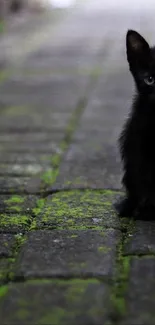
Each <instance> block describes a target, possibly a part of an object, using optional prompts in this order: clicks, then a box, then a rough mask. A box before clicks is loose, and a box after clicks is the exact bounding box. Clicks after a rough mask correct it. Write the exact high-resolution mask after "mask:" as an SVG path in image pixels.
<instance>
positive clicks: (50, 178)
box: [41, 168, 58, 185]
mask: <svg viewBox="0 0 155 325" xmlns="http://www.w3.org/2000/svg"><path fill="white" fill-rule="evenodd" d="M57 175H58V169H54V168H53V169H52V168H51V169H50V170H48V171H46V172H44V173H43V174H42V175H41V180H42V181H43V184H45V185H52V184H53V183H54V182H55V180H56V178H57Z"/></svg>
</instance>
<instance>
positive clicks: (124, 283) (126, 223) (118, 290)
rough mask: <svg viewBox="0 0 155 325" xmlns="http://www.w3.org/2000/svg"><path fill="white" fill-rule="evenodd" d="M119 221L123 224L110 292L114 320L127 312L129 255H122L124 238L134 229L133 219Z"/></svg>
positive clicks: (117, 319) (118, 319) (117, 320)
mask: <svg viewBox="0 0 155 325" xmlns="http://www.w3.org/2000/svg"><path fill="white" fill-rule="evenodd" d="M121 223H122V224H123V226H122V229H123V241H122V242H120V244H119V246H118V258H117V267H116V274H115V278H114V286H113V290H112V294H111V300H112V304H113V313H112V316H113V317H114V320H115V321H116V322H119V321H120V319H121V318H122V317H123V316H124V315H125V314H126V312H127V306H126V300H125V295H126V293H127V290H128V281H129V272H130V261H131V256H124V255H123V250H124V244H125V242H126V238H127V237H128V235H129V233H130V234H131V233H132V232H133V229H134V224H133V221H132V220H130V219H128V218H127V219H126V220H122V219H121ZM122 224H121V225H122Z"/></svg>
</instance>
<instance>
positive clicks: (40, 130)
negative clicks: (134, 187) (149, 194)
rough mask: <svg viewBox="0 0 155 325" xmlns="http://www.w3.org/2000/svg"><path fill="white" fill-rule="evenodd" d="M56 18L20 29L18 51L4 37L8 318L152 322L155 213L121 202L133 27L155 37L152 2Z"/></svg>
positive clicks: (3, 268)
mask: <svg viewBox="0 0 155 325" xmlns="http://www.w3.org/2000/svg"><path fill="white" fill-rule="evenodd" d="M128 9H129V8H128ZM150 9H151V8H150ZM50 15H51V16H50ZM50 17H51V19H50ZM52 17H53V13H51V14H49V17H48V22H47V17H44V19H45V24H42V27H41V28H42V30H41V29H39V32H38V35H37V34H36V30H37V26H38V25H37V24H38V22H37V21H36V22H35V24H34V25H35V31H34V29H33V30H31V28H28V30H27V31H26V32H25V28H26V27H25V28H23V29H22V30H20V31H19V30H18V29H17V30H16V31H15V32H14V33H13V31H12V36H11V31H10V34H9V35H10V36H9V37H10V41H9V42H10V43H9V44H12V53H14V55H13V56H11V57H10V61H9V50H8V48H7V46H6V44H8V41H7V42H6V43H5V39H3V40H2V41H1V42H2V43H1V45H2V44H3V47H4V50H5V51H7V60H8V63H7V64H8V65H7V68H6V69H4V71H2V72H1V84H0V108H1V112H0V211H1V215H0V324H2V325H15V324H16V325H39V324H40V325H58V324H61V325H79V324H80V325H103V324H104V325H118V324H120V325H129V324H133V325H134V324H135V325H148V324H150V325H153V324H155V308H154V298H155V280H154V279H155V277H154V275H155V223H154V222H147V221H146V222H142V221H138V222H134V221H133V220H132V219H127V220H126V219H121V220H120V219H119V218H118V216H117V215H116V213H115V211H114V208H113V202H114V201H115V200H116V199H117V198H118V197H119V196H120V195H122V193H123V192H122V189H121V183H120V179H121V164H120V158H119V154H118V149H117V137H118V135H119V132H120V130H121V127H122V123H123V121H124V119H125V117H126V116H127V113H128V110H129V107H130V104H131V99H132V97H131V94H132V90H133V82H132V78H131V76H130V74H129V72H128V67H127V62H126V56H125V34H126V30H127V29H128V28H135V29H137V30H139V31H140V32H142V33H144V35H145V36H146V37H147V38H148V39H149V40H151V41H152V42H153V41H155V38H153V36H154V30H155V26H154V24H153V21H154V20H153V19H154V16H153V11H152V10H150V11H148V12H143V11H142V10H140V11H138V12H136V11H135V12H133V11H130V10H125V9H122V10H119V11H116V10H115V11H114V10H113V11H112V9H110V10H108V8H106V9H105V8H104V5H101V2H99V1H96V2H94V1H91V0H89V1H87V2H86V1H85V2H81V5H79V6H78V8H77V9H73V10H70V11H69V12H67V13H65V15H63V18H62V19H60V20H59V19H58V20H57V19H56V21H55V23H54V22H53V19H52ZM42 19H43V18H42ZM32 25H33V24H32ZM53 26H54V27H53ZM38 28H39V26H38ZM25 35H26V36H25ZM44 36H46V37H44ZM6 37H7V36H6ZM14 37H15V38H16V42H13V39H15V38H14ZM36 38H37V40H36ZM11 40H12V42H11ZM32 40H33V44H32ZM35 40H36V42H35ZM1 45H0V47H1ZM5 46H6V47H5ZM1 48H2V47H1ZM8 67H9V68H8Z"/></svg>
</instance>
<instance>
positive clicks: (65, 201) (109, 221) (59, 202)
mask: <svg viewBox="0 0 155 325" xmlns="http://www.w3.org/2000/svg"><path fill="white" fill-rule="evenodd" d="M115 195H116V193H115V192H113V191H109V190H108V191H104V190H102V191H98V190H84V191H82V190H71V191H62V192H61V193H60V192H59V193H56V194H54V195H52V196H51V197H48V199H46V200H45V201H43V204H42V206H41V208H38V206H37V207H36V208H35V209H33V212H34V214H35V216H36V217H37V219H36V226H37V227H38V228H40V227H41V228H42V227H43V228H48V229H72V230H73V229H78V230H82V229H83V230H85V229H96V230H103V228H104V227H108V228H110V227H111V228H114V227H116V228H121V225H120V222H119V219H118V216H117V215H116V213H115V211H114V209H113V206H112V201H113V199H114V197H115ZM103 235H104V233H103Z"/></svg>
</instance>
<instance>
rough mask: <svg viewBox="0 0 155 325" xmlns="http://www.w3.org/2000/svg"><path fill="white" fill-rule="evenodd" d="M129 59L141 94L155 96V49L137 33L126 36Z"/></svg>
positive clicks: (129, 33)
mask: <svg viewBox="0 0 155 325" xmlns="http://www.w3.org/2000/svg"><path fill="white" fill-rule="evenodd" d="M126 48H127V59H128V62H129V67H130V71H131V73H132V75H133V77H134V80H135V83H136V86H137V89H138V92H139V93H140V94H146V95H151V96H152V95H153V96H155V48H151V47H150V46H149V44H148V43H147V42H146V40H145V39H144V38H143V37H142V36H141V35H140V34H139V33H137V32H136V31H134V30H128V32H127V35H126Z"/></svg>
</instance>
